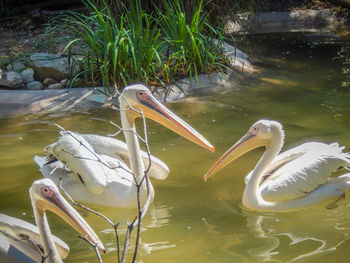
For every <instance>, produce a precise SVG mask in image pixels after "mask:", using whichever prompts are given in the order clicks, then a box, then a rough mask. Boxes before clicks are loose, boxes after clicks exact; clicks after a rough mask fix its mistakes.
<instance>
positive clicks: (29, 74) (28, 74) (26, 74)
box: [19, 68, 34, 83]
mask: <svg viewBox="0 0 350 263" xmlns="http://www.w3.org/2000/svg"><path fill="white" fill-rule="evenodd" d="M19 74H20V75H21V77H22V79H23V82H24V83H28V82H32V81H34V70H33V69H32V68H27V69H26V70H24V71H22V72H21V73H19Z"/></svg>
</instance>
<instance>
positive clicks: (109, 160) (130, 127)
mask: <svg viewBox="0 0 350 263" xmlns="http://www.w3.org/2000/svg"><path fill="white" fill-rule="evenodd" d="M119 102H120V114H121V124H122V128H123V132H124V136H125V140H126V145H127V146H126V145H125V144H123V143H120V141H117V140H115V139H111V138H106V137H102V136H97V135H80V134H77V133H73V132H70V131H63V132H61V137H60V138H59V140H58V142H56V143H54V144H52V145H50V146H48V147H47V150H48V152H49V153H50V154H52V155H53V156H54V157H56V158H57V159H58V160H60V161H59V162H52V161H48V159H46V158H45V157H38V156H36V157H35V161H36V163H37V164H38V165H39V167H40V171H41V172H42V173H43V175H44V176H45V177H49V178H51V179H52V180H54V181H55V183H56V184H58V183H60V180H61V183H62V186H63V188H64V189H65V190H66V191H67V192H68V193H69V194H70V195H71V197H72V198H73V199H76V200H80V201H85V202H88V203H93V204H98V205H102V206H111V207H123V208H135V207H137V206H138V203H137V193H136V187H135V180H136V181H137V182H138V183H139V182H140V181H141V180H142V178H143V176H144V173H145V168H144V167H145V165H144V163H146V165H147V166H148V162H149V161H148V156H147V153H145V152H142V151H141V150H140V146H139V141H138V140H139V138H138V136H137V134H136V129H135V119H136V118H138V117H141V112H142V113H143V115H144V116H145V117H148V118H151V119H153V120H155V121H157V122H158V123H160V124H162V125H164V126H165V127H167V128H169V129H170V130H172V131H174V132H176V133H178V134H180V135H182V136H183V137H185V138H187V139H188V140H190V141H192V142H194V143H196V144H198V145H200V146H202V147H204V148H206V149H209V150H211V151H214V147H213V146H212V145H211V144H210V143H209V142H208V141H207V140H206V139H205V138H204V137H203V136H202V135H200V134H199V133H198V132H197V131H195V130H194V129H193V128H192V127H191V126H189V125H188V124H187V123H186V122H184V121H183V120H182V119H180V118H179V117H178V116H176V115H175V114H174V113H172V112H171V111H170V110H169V109H167V108H166V107H165V106H163V105H162V104H161V103H160V102H158V101H157V100H156V99H155V98H154V96H153V95H152V94H151V92H150V91H149V90H148V89H147V88H146V87H145V86H144V85H140V84H137V85H132V86H128V87H126V88H124V90H123V92H122V93H121V95H120V97H119ZM120 149H122V150H120ZM126 155H127V158H125V157H126ZM151 159H152V164H151V170H150V173H149V175H150V176H151V177H154V178H157V179H165V178H166V177H167V174H168V172H169V170H168V168H167V166H166V165H165V164H164V163H163V162H161V161H160V160H158V159H156V158H155V157H151ZM125 162H127V164H126V163H125ZM129 167H130V168H129ZM67 168H68V169H67ZM149 191H150V194H151V198H152V200H153V197H154V189H153V187H152V185H151V184H150V185H149ZM146 199H147V185H146V183H142V185H141V189H140V200H141V204H144V202H145V201H146Z"/></svg>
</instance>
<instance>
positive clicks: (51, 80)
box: [43, 78, 57, 86]
mask: <svg viewBox="0 0 350 263" xmlns="http://www.w3.org/2000/svg"><path fill="white" fill-rule="evenodd" d="M54 83H57V80H55V79H52V78H46V79H44V81H43V84H44V85H45V86H49V85H50V84H54Z"/></svg>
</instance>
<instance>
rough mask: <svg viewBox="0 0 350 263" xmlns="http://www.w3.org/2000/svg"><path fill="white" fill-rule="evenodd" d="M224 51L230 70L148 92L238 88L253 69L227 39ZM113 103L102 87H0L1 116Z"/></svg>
mask: <svg viewBox="0 0 350 263" xmlns="http://www.w3.org/2000/svg"><path fill="white" fill-rule="evenodd" d="M223 50H224V54H225V55H226V56H227V57H228V58H229V63H230V66H231V68H232V69H233V71H230V72H215V73H211V74H208V75H199V76H198V81H196V80H195V79H194V78H192V79H191V78H185V79H182V80H180V81H178V82H176V83H174V84H172V85H169V86H168V87H167V89H164V88H157V87H150V89H151V91H152V92H153V94H154V95H155V97H156V98H157V99H159V100H160V101H161V102H163V103H167V102H174V101H176V100H179V99H182V98H185V97H187V96H194V95H203V94H206V95H209V94H213V93H221V92H225V91H227V90H228V89H229V88H235V87H236V88H237V87H238V85H239V83H240V81H241V79H242V78H244V76H247V75H251V74H253V73H254V71H255V69H254V67H253V65H252V64H251V63H250V61H249V59H248V56H247V55H246V54H245V53H244V52H242V51H241V50H239V49H237V48H235V47H233V46H231V45H230V44H228V43H226V42H224V43H223ZM114 103H115V101H114V99H113V98H111V97H109V96H106V95H105V93H104V88H103V87H86V88H72V89H52V90H51V89H44V90H1V89H0V116H11V115H20V114H27V113H44V112H57V111H69V110H86V109H94V108H105V107H110V106H112V105H113V104H114Z"/></svg>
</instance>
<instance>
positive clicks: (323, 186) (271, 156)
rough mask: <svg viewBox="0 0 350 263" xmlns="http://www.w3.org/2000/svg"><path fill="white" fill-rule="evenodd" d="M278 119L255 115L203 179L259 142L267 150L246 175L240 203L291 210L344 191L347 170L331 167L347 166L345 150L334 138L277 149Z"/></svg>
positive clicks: (349, 182) (349, 178) (280, 133)
mask: <svg viewBox="0 0 350 263" xmlns="http://www.w3.org/2000/svg"><path fill="white" fill-rule="evenodd" d="M283 141H284V132H283V129H282V125H281V124H280V123H278V122H277V121H270V120H259V121H257V122H256V123H255V124H254V125H253V126H252V127H250V129H249V131H248V132H247V133H246V134H245V135H244V136H243V137H242V138H241V139H240V140H239V141H238V142H236V143H235V144H234V145H233V146H232V147H231V148H230V149H229V150H228V151H227V152H226V153H225V154H224V155H223V156H221V157H220V158H219V160H218V161H217V162H216V163H215V164H214V165H213V166H212V167H211V169H210V170H209V171H208V172H207V174H206V175H205V176H204V179H205V180H207V179H208V178H209V177H210V176H211V175H212V174H214V173H216V172H217V171H219V170H220V169H222V168H223V167H224V166H226V165H227V164H229V163H230V162H232V161H233V160H235V159H237V158H238V157H239V156H241V155H243V154H245V153H246V152H248V151H250V150H252V149H254V148H257V147H260V146H264V147H265V148H266V151H265V152H264V154H263V156H262V157H261V159H260V160H259V162H258V164H257V165H256V167H255V168H254V170H253V171H251V172H250V173H249V174H248V176H247V177H246V187H245V189H244V193H243V198H242V203H243V206H245V207H246V208H248V209H252V210H262V211H284V210H296V209H301V208H305V207H309V206H312V205H314V204H317V203H320V202H322V201H326V200H338V199H340V198H342V197H345V193H344V192H345V191H346V190H347V189H348V188H349V187H350V174H344V175H342V176H339V177H337V178H330V176H331V174H332V173H333V172H336V171H338V170H339V169H341V168H345V167H349V166H350V154H349V153H344V152H343V149H344V147H340V146H339V145H338V143H332V144H324V143H319V142H308V143H304V144H302V145H299V146H297V147H295V148H292V149H290V150H288V151H285V152H283V153H281V154H279V152H280V151H281V148H282V146H283Z"/></svg>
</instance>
